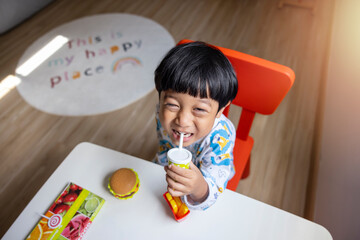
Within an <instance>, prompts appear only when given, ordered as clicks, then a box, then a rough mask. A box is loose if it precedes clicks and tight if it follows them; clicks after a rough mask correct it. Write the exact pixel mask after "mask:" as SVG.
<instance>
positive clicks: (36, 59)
mask: <svg viewBox="0 0 360 240" xmlns="http://www.w3.org/2000/svg"><path fill="white" fill-rule="evenodd" d="M68 40H69V39H68V38H66V37H64V36H61V35H58V36H56V37H55V38H54V39H53V40H51V41H50V42H49V43H48V44H46V45H45V46H44V47H43V48H42V49H40V50H39V51H38V52H36V53H35V54H34V55H33V56H31V57H30V58H29V59H28V60H26V61H25V62H24V63H23V64H22V65H21V66H20V67H18V68H17V69H16V71H15V72H16V73H17V74H20V75H22V76H24V77H25V76H27V75H29V74H30V73H31V72H32V71H34V69H36V68H37V67H38V66H39V65H40V64H41V63H43V62H44V61H45V60H46V59H48V58H49V57H50V56H51V55H53V54H54V53H55V52H56V51H57V50H59V49H60V48H61V47H62V46H63V45H64V44H65V43H67V42H68Z"/></svg>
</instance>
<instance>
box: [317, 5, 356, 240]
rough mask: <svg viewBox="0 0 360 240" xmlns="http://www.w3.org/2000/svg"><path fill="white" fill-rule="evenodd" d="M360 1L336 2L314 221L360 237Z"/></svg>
mask: <svg viewBox="0 0 360 240" xmlns="http://www.w3.org/2000/svg"><path fill="white" fill-rule="evenodd" d="M359 13H360V1H358V0H337V1H336V4H335V12H334V14H335V15H334V22H333V29H332V38H331V44H330V55H329V57H330V58H329V65H328V72H327V82H326V90H325V92H326V93H325V109H324V118H323V119H324V121H323V129H322V140H321V150H320V151H321V152H320V161H319V172H318V183H317V190H316V201H315V212H314V221H315V222H318V223H320V224H321V225H323V226H324V227H326V228H327V229H328V230H329V231H330V232H331V234H332V236H333V238H334V239H336V240H337V239H339V240H341V239H354V240H355V239H357V240H358V239H360V14H359Z"/></svg>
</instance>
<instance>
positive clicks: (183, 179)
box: [166, 170, 189, 185]
mask: <svg viewBox="0 0 360 240" xmlns="http://www.w3.org/2000/svg"><path fill="white" fill-rule="evenodd" d="M166 175H167V177H169V178H171V179H172V180H174V181H175V182H179V183H182V184H184V185H187V183H188V182H189V179H188V178H186V177H183V176H181V175H179V174H177V173H176V172H173V171H171V170H169V171H167V172H166Z"/></svg>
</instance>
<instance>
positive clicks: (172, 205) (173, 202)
mask: <svg viewBox="0 0 360 240" xmlns="http://www.w3.org/2000/svg"><path fill="white" fill-rule="evenodd" d="M169 202H170V204H171V207H172V209H173V211H174V213H175V214H178V210H179V208H178V205H176V202H175V200H174V199H171V200H170V201H169Z"/></svg>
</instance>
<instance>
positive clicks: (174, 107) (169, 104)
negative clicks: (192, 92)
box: [164, 103, 179, 110]
mask: <svg viewBox="0 0 360 240" xmlns="http://www.w3.org/2000/svg"><path fill="white" fill-rule="evenodd" d="M164 106H165V107H166V108H168V109H170V110H177V109H178V108H179V106H178V105H177V104H174V103H165V104H164Z"/></svg>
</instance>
